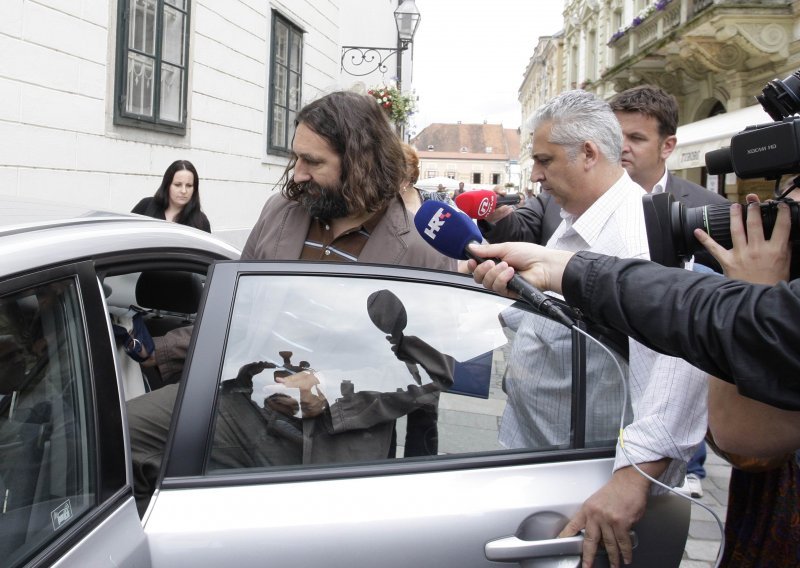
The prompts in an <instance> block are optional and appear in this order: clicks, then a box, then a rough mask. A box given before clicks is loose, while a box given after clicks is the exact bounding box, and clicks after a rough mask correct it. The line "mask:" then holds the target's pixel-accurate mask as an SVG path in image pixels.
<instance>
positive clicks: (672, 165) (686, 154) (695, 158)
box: [667, 105, 773, 171]
mask: <svg viewBox="0 0 800 568" xmlns="http://www.w3.org/2000/svg"><path fill="white" fill-rule="evenodd" d="M770 122H773V120H772V118H771V117H770V116H769V115H768V114H767V113H766V112H764V109H763V108H761V105H753V106H751V107H746V108H741V109H739V110H734V111H731V112H726V113H724V114H718V115H716V116H712V117H710V118H704V119H703V120H698V121H697V122H692V123H691V124H684V125H683V126H679V127H678V132H677V137H678V144H677V145H676V146H675V150H674V151H673V152H672V154H671V155H670V157H669V158H667V169H668V170H672V171H675V170H685V169H688V168H700V167H704V166H705V165H706V152H710V151H712V150H717V149H719V148H722V147H723V146H730V143H731V137H733V135H734V134H736V133H738V132H741V131H742V130H744V129H745V127H747V126H752V125H754V124H767V123H770Z"/></svg>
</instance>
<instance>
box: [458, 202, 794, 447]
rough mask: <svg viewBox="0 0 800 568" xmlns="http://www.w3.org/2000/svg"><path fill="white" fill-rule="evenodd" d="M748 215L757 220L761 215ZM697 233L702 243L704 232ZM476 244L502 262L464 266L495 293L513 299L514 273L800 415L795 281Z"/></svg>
mask: <svg viewBox="0 0 800 568" xmlns="http://www.w3.org/2000/svg"><path fill="white" fill-rule="evenodd" d="M750 207H756V206H754V205H750ZM755 211H757V210H754V212H755ZM749 217H751V218H753V219H754V221H753V222H755V219H757V220H758V222H759V223H760V217H759V215H752V216H749ZM731 226H732V227H738V231H741V230H742V222H741V206H740V205H738V204H734V205H732V206H731ZM789 227H790V219H789V208H788V205H787V204H786V203H779V204H778V215H777V220H776V223H775V231H776V232H777V234H778V235H781V234H783V235H788V234H789ZM695 236H696V237H697V238H698V240H700V239H703V234H702V231H700V230H699V229H698V230H696V231H695ZM787 240H788V238H787ZM740 244H741V243H740ZM470 246H471V247H472V248H471V250H472V252H474V253H475V254H476V255H477V256H480V257H484V258H487V259H488V258H499V259H501V262H500V263H499V264H496V263H495V262H493V261H492V260H487V261H486V262H484V263H482V264H480V265H477V263H476V262H475V261H472V260H471V261H469V263H468V267H469V269H470V270H471V271H473V273H474V279H475V281H476V282H479V283H481V282H482V283H483V284H484V286H486V287H487V288H489V289H492V290H495V291H496V292H499V293H503V294H506V295H512V294H511V293H509V292H508V290H507V288H506V284H507V283H508V281H509V280H510V279H511V277H512V276H513V274H514V273H515V270H516V272H519V274H520V275H521V276H522V277H523V278H525V279H526V280H528V281H529V282H530V283H532V284H533V285H534V286H537V287H539V288H541V289H546V290H553V291H555V292H560V293H562V294H563V295H564V297H565V298H566V300H567V302H568V303H569V304H571V305H572V306H574V307H576V308H578V309H579V310H581V311H582V312H583V313H584V314H586V315H587V316H588V317H589V318H590V319H593V320H595V321H598V322H603V323H605V324H606V325H609V326H611V327H613V328H615V329H617V330H618V331H620V332H622V333H624V334H626V335H629V336H631V337H632V338H634V339H636V340H637V341H640V342H642V343H644V344H645V345H648V346H649V347H652V348H653V349H656V350H658V351H661V352H664V353H667V354H669V355H673V356H677V357H682V358H684V359H686V360H687V361H689V362H690V363H692V364H693V365H695V366H697V367H699V368H701V369H703V370H704V371H706V372H708V373H710V374H712V375H714V376H716V377H719V378H721V379H723V380H726V381H728V382H732V383H735V384H736V386H737V388H738V391H739V393H740V394H742V395H744V396H746V397H749V398H752V399H755V400H757V401H760V402H763V403H766V404H768V405H771V406H775V407H777V408H781V409H784V410H800V357H798V355H797V353H796V351H795V350H794V349H793V346H795V345H797V344H798V342H799V341H800V280H798V279H795V280H792V281H790V282H788V283H787V282H779V283H778V284H777V285H775V286H764V285H757V284H748V283H745V282H742V281H739V280H730V279H726V280H723V281H720V279H719V277H717V276H713V275H704V274H699V273H694V272H689V271H687V270H683V269H678V268H665V267H662V266H659V265H657V264H654V263H651V262H648V261H642V260H629V259H628V260H623V259H618V258H614V257H609V256H605V255H600V254H595V253H589V252H578V253H571V252H567V251H558V250H552V249H545V248H543V247H540V246H537V245H533V244H528V243H503V244H496V245H470ZM796 447H800V439H798V440H797V441H796Z"/></svg>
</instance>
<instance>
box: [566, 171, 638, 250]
mask: <svg viewBox="0 0 800 568" xmlns="http://www.w3.org/2000/svg"><path fill="white" fill-rule="evenodd" d="M631 186H633V187H638V188H639V190H640V191H641V192H642V195H644V194H645V191H644V189H642V188H641V186H639V185H638V184H635V183H634V181H633V180H632V179H631V178H630V176H629V175H628V172H626V171H624V170H623V172H622V175H621V176H620V178H619V179H618V180H617V181H616V183H614V185H612V186H611V187H609V188H608V189H607V190H606V192H605V193H604V194H603V195H601V196H600V197H599V198H598V199H597V200H596V201H595V202H594V203H592V205H591V207H589V209H587V210H586V211H585V212H584V213H583V215H581V216H580V217H578V218H577V219H576V218H575V216H574V215H571V214H569V213H566V212H565V211H563V210H562V214H561V216H562V217H563V218H564V220H565V221H566V224H567V231H566V232H570V231H574V232H575V233H577V234H578V235H580V237H581V238H582V239H583V240H584V241H585V242H586V244H587V245H589V246H590V247H591V246H594V244H595V242H596V241H597V239H598V238H599V236H600V233H601V231H602V230H603V227H604V226H605V223H606V221H607V220H608V218H609V217H611V215H612V214H613V213H614V211H616V210H617V209H618V208H619V207H621V206H622V203H623V202H624V200H625V199H626V198H627V195H628V192H629V191H630V187H631Z"/></svg>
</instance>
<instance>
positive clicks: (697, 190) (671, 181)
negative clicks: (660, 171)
mask: <svg viewBox="0 0 800 568" xmlns="http://www.w3.org/2000/svg"><path fill="white" fill-rule="evenodd" d="M666 191H667V193H671V194H672V196H673V197H674V198H675V199H677V200H678V201H680V202H681V203H683V204H684V205H686V207H701V206H703V205H716V204H717V203H727V204H728V205H730V201H728V200H727V199H725V198H724V197H722V196H721V195H719V194H718V193H714V192H713V191H709V190H707V189H706V188H705V187H702V186H699V185H697V184H696V183H692V182H690V181H686V180H685V179H683V178H679V177H677V176H674V175H672V174H668V175H667V187H666Z"/></svg>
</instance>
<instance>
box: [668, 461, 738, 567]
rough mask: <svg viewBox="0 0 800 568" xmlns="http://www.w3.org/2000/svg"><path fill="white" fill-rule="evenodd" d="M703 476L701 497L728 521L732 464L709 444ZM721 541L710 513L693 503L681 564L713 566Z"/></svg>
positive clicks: (717, 527)
mask: <svg viewBox="0 0 800 568" xmlns="http://www.w3.org/2000/svg"><path fill="white" fill-rule="evenodd" d="M705 469H706V478H705V479H703V496H702V497H701V498H700V499H698V501H700V502H701V503H703V504H704V505H706V506H707V507H709V508H711V510H712V511H714V513H716V514H717V515H718V516H719V518H720V519H721V520H722V521H723V522H724V521H725V512H726V511H727V509H728V481H729V480H730V477H731V467H730V465H728V463H727V462H725V461H724V460H723V459H722V458H720V457H719V456H717V455H716V454H715V453H714V452H713V451H712V450H711V448H708V457H706V463H705ZM719 545H720V529H719V526H718V525H717V521H716V520H715V519H714V517H712V516H711V514H710V513H709V512H708V511H706V510H705V509H703V508H701V507H696V506H692V521H691V524H690V525H689V539H688V540H687V541H686V550H685V551H684V552H683V560H682V561H681V565H680V568H713V567H714V562H715V560H716V558H717V551H718V550H719Z"/></svg>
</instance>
